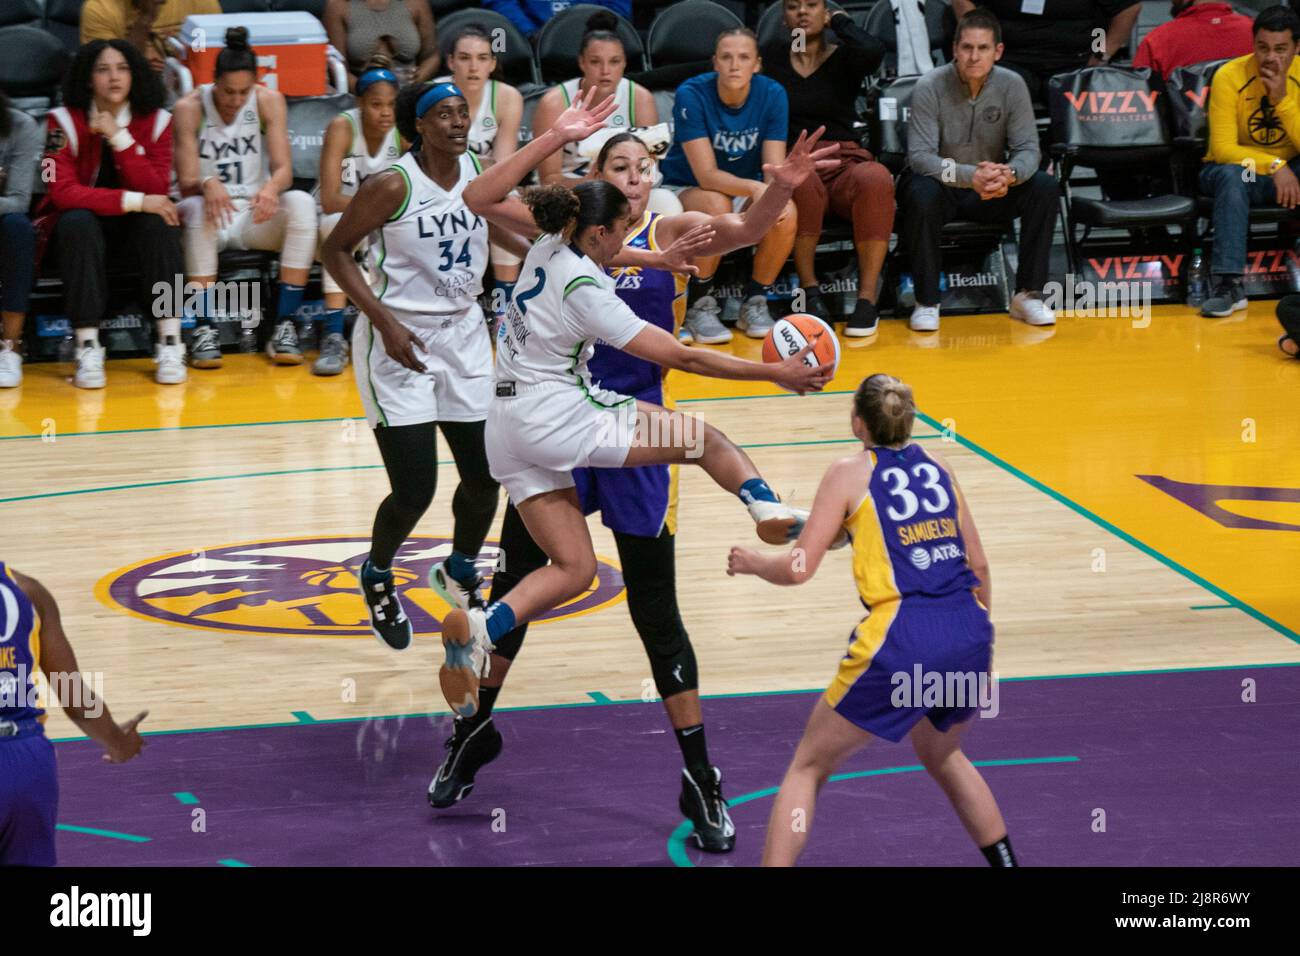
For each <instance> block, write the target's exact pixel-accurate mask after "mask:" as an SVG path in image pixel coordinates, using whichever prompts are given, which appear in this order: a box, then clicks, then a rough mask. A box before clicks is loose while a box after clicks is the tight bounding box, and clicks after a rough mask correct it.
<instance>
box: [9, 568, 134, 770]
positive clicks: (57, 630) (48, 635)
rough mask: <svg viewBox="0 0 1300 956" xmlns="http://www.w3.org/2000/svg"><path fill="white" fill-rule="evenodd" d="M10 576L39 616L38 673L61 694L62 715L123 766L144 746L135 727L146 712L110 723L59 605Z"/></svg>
mask: <svg viewBox="0 0 1300 956" xmlns="http://www.w3.org/2000/svg"><path fill="white" fill-rule="evenodd" d="M13 575H14V580H16V581H17V582H18V586H19V587H20V588H22V589H23V591H24V592H25V593H26V594H27V596H28V597H29V598H30V599H31V602H32V604H33V606H35V608H36V613H37V614H39V615H40V618H41V659H40V662H39V663H40V667H41V670H42V671H44V672H45V675H46V677H47V678H49V679H50V683H51V685H52V686H54V687H57V688H61V689H62V691H63V695H64V697H65V699H64V700H60V701H59V704H60V705H61V706H62V707H63V712H64V713H65V714H67V715H68V718H69V719H70V720H71V721H72V722H73V723H74V724H76V725H77V727H78V728H79V729H80V730H81V732H82V733H84V734H85V735H86V736H87V737H89V738H90V739H91V740H93V741H95V742H96V743H98V744H99V745H100V746H101V747H103V748H104V760H105V761H107V762H108V763H125V762H126V761H128V760H130V759H131V758H132V757H134V756H136V754H138V753H139V752H140V748H141V747H143V746H144V740H143V738H142V737H141V736H140V732H139V731H138V730H136V727H137V726H139V724H140V721H142V720H144V719H145V717H146V716H148V714H149V712H148V711H147V710H145V711H141V712H140V713H138V714H136V716H134V717H132V718H131V719H130V720H128V721H127V722H126V723H124V724H121V725H120V726H119V725H118V724H116V723H114V722H113V715H112V714H110V713H109V712H108V704H107V702H105V701H103V700H101V699H99V698H98V697H96V696H95V694H94V692H93V691H92V690H91V689H90V687H89V686H88V685H87V684H86V683H85V682H84V681H82V680H81V671H80V670H79V669H78V667H77V655H76V654H74V653H73V652H72V644H71V643H69V641H68V638H67V635H65V634H64V633H63V622H62V621H61V620H60V618H59V606H58V604H57V603H56V602H55V600H54V596H53V595H52V594H50V592H49V591H48V590H46V588H45V585H43V584H41V582H40V581H37V580H36V579H35V578H29V577H27V576H26V575H23V574H19V573H18V572H17V571H14V572H13ZM56 675H57V679H56Z"/></svg>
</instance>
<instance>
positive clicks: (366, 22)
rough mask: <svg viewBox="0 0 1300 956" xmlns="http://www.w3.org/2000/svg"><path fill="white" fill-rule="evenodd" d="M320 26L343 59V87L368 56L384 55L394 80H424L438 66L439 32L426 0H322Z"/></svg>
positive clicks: (352, 80) (351, 83) (362, 68)
mask: <svg viewBox="0 0 1300 956" xmlns="http://www.w3.org/2000/svg"><path fill="white" fill-rule="evenodd" d="M323 16H324V20H325V32H326V33H328V34H329V38H330V43H331V45H333V47H334V49H336V50H338V51H339V52H340V53H342V54H343V57H344V59H346V60H347V64H348V89H349V90H351V91H352V92H354V93H355V92H356V89H357V78H358V77H359V76H360V75H361V74H362V73H363V72H365V67H366V63H367V62H368V61H369V60H370V58H371V57H372V56H386V57H388V59H389V60H390V61H391V62H392V70H393V72H394V73H395V74H397V79H398V81H399V82H400V83H401V84H402V85H403V86H405V85H406V84H407V83H423V82H424V81H425V80H428V79H430V78H432V77H433V74H434V73H436V72H437V71H438V60H439V57H438V36H437V32H436V31H435V29H434V25H433V11H432V10H431V9H430V8H429V4H428V0H326V4H325V13H324V14H323Z"/></svg>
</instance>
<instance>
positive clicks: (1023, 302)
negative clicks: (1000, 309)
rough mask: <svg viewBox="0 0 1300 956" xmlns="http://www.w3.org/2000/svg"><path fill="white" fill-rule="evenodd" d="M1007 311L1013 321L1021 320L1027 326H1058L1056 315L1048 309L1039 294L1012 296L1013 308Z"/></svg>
mask: <svg viewBox="0 0 1300 956" xmlns="http://www.w3.org/2000/svg"><path fill="white" fill-rule="evenodd" d="M1007 311H1008V312H1009V313H1010V314H1011V317H1012V318H1013V319H1019V320H1020V321H1021V322H1024V323H1025V324H1026V325H1055V324H1056V313H1054V312H1053V311H1052V310H1051V309H1049V308H1048V307H1047V303H1046V302H1044V301H1043V297H1042V296H1041V295H1039V294H1038V293H1037V292H1017V293H1016V294H1015V295H1014V296H1012V298H1011V308H1010V309H1008V310H1007Z"/></svg>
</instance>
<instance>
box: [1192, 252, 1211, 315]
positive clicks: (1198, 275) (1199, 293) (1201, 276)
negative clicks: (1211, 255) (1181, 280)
mask: <svg viewBox="0 0 1300 956" xmlns="http://www.w3.org/2000/svg"><path fill="white" fill-rule="evenodd" d="M1208 286H1209V283H1208V281H1207V279H1206V275H1205V260H1204V259H1203V258H1202V257H1201V250H1200V249H1193V250H1192V261H1191V262H1190V263H1188V266H1187V305H1188V306H1189V307H1190V308H1193V309H1199V308H1200V307H1201V303H1202V302H1204V301H1205V296H1206V292H1207V290H1208Z"/></svg>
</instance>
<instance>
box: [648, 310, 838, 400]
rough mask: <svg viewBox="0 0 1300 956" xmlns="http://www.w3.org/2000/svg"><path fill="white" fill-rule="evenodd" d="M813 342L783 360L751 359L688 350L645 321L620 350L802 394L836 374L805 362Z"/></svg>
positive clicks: (666, 364)
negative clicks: (771, 383)
mask: <svg viewBox="0 0 1300 956" xmlns="http://www.w3.org/2000/svg"><path fill="white" fill-rule="evenodd" d="M814 344H816V342H815V340H814V342H812V343H809V344H808V345H806V346H804V347H803V348H802V349H800V350H799V351H798V352H796V353H795V354H794V355H791V356H790V357H789V358H788V359H786V360H785V361H783V362H750V361H747V360H746V359H742V358H736V356H734V355H728V354H727V353H726V352H716V351H714V350H712V349H689V348H687V347H686V346H684V345H682V343H681V342H679V341H678V340H677V339H676V338H674V337H673V336H671V335H669V334H668V333H667V332H665V331H664V330H663V329H661V328H659V327H658V326H655V325H649V324H647V325H646V326H645V328H643V329H642V330H641V331H640V332H638V333H637V334H636V336H635V337H634V338H633V339H632V340H631V341H630V342H628V343H627V345H625V346H623V351H625V352H627V353H629V354H630V355H635V356H636V357H637V358H643V359H645V360H646V361H647V362H654V363H655V364H656V365H662V366H663V367H665V368H675V369H678V370H679V371H682V372H692V373H694V374H696V375H708V376H710V377H711V378H727V379H740V380H747V381H753V382H773V383H775V384H777V385H780V386H781V387H782V388H787V389H789V390H790V391H792V392H798V393H799V394H800V395H802V394H803V393H804V392H820V391H821V390H822V389H823V388H825V387H826V383H827V382H828V381H830V378H831V376H832V375H833V374H835V366H833V365H819V366H817V367H815V368H814V367H812V366H810V365H807V364H805V363H804V360H803V359H804V356H805V355H807V354H808V353H809V352H810V351H812V347H813V345H814Z"/></svg>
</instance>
